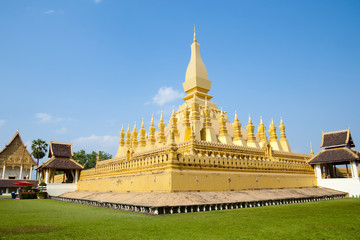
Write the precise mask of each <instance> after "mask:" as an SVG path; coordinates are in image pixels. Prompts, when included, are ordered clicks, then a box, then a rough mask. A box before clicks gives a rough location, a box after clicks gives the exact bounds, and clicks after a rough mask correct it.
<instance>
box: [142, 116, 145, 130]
mask: <svg viewBox="0 0 360 240" xmlns="http://www.w3.org/2000/svg"><path fill="white" fill-rule="evenodd" d="M141 128H145V127H144V118H142V122H141Z"/></svg>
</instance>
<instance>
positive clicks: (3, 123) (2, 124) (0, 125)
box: [0, 119, 6, 127]
mask: <svg viewBox="0 0 360 240" xmlns="http://www.w3.org/2000/svg"><path fill="white" fill-rule="evenodd" d="M5 123H6V121H5V120H4V119H0V127H2V126H4V125H5Z"/></svg>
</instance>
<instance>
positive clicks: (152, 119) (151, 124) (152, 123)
mask: <svg viewBox="0 0 360 240" xmlns="http://www.w3.org/2000/svg"><path fill="white" fill-rule="evenodd" d="M150 126H151V127H153V126H155V124H154V114H152V115H151V123H150Z"/></svg>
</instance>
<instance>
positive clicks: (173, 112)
mask: <svg viewBox="0 0 360 240" xmlns="http://www.w3.org/2000/svg"><path fill="white" fill-rule="evenodd" d="M172 114H175V106H174V105H173V111H172Z"/></svg>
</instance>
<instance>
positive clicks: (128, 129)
mask: <svg viewBox="0 0 360 240" xmlns="http://www.w3.org/2000/svg"><path fill="white" fill-rule="evenodd" d="M127 132H128V133H129V132H130V124H128V128H127Z"/></svg>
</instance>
